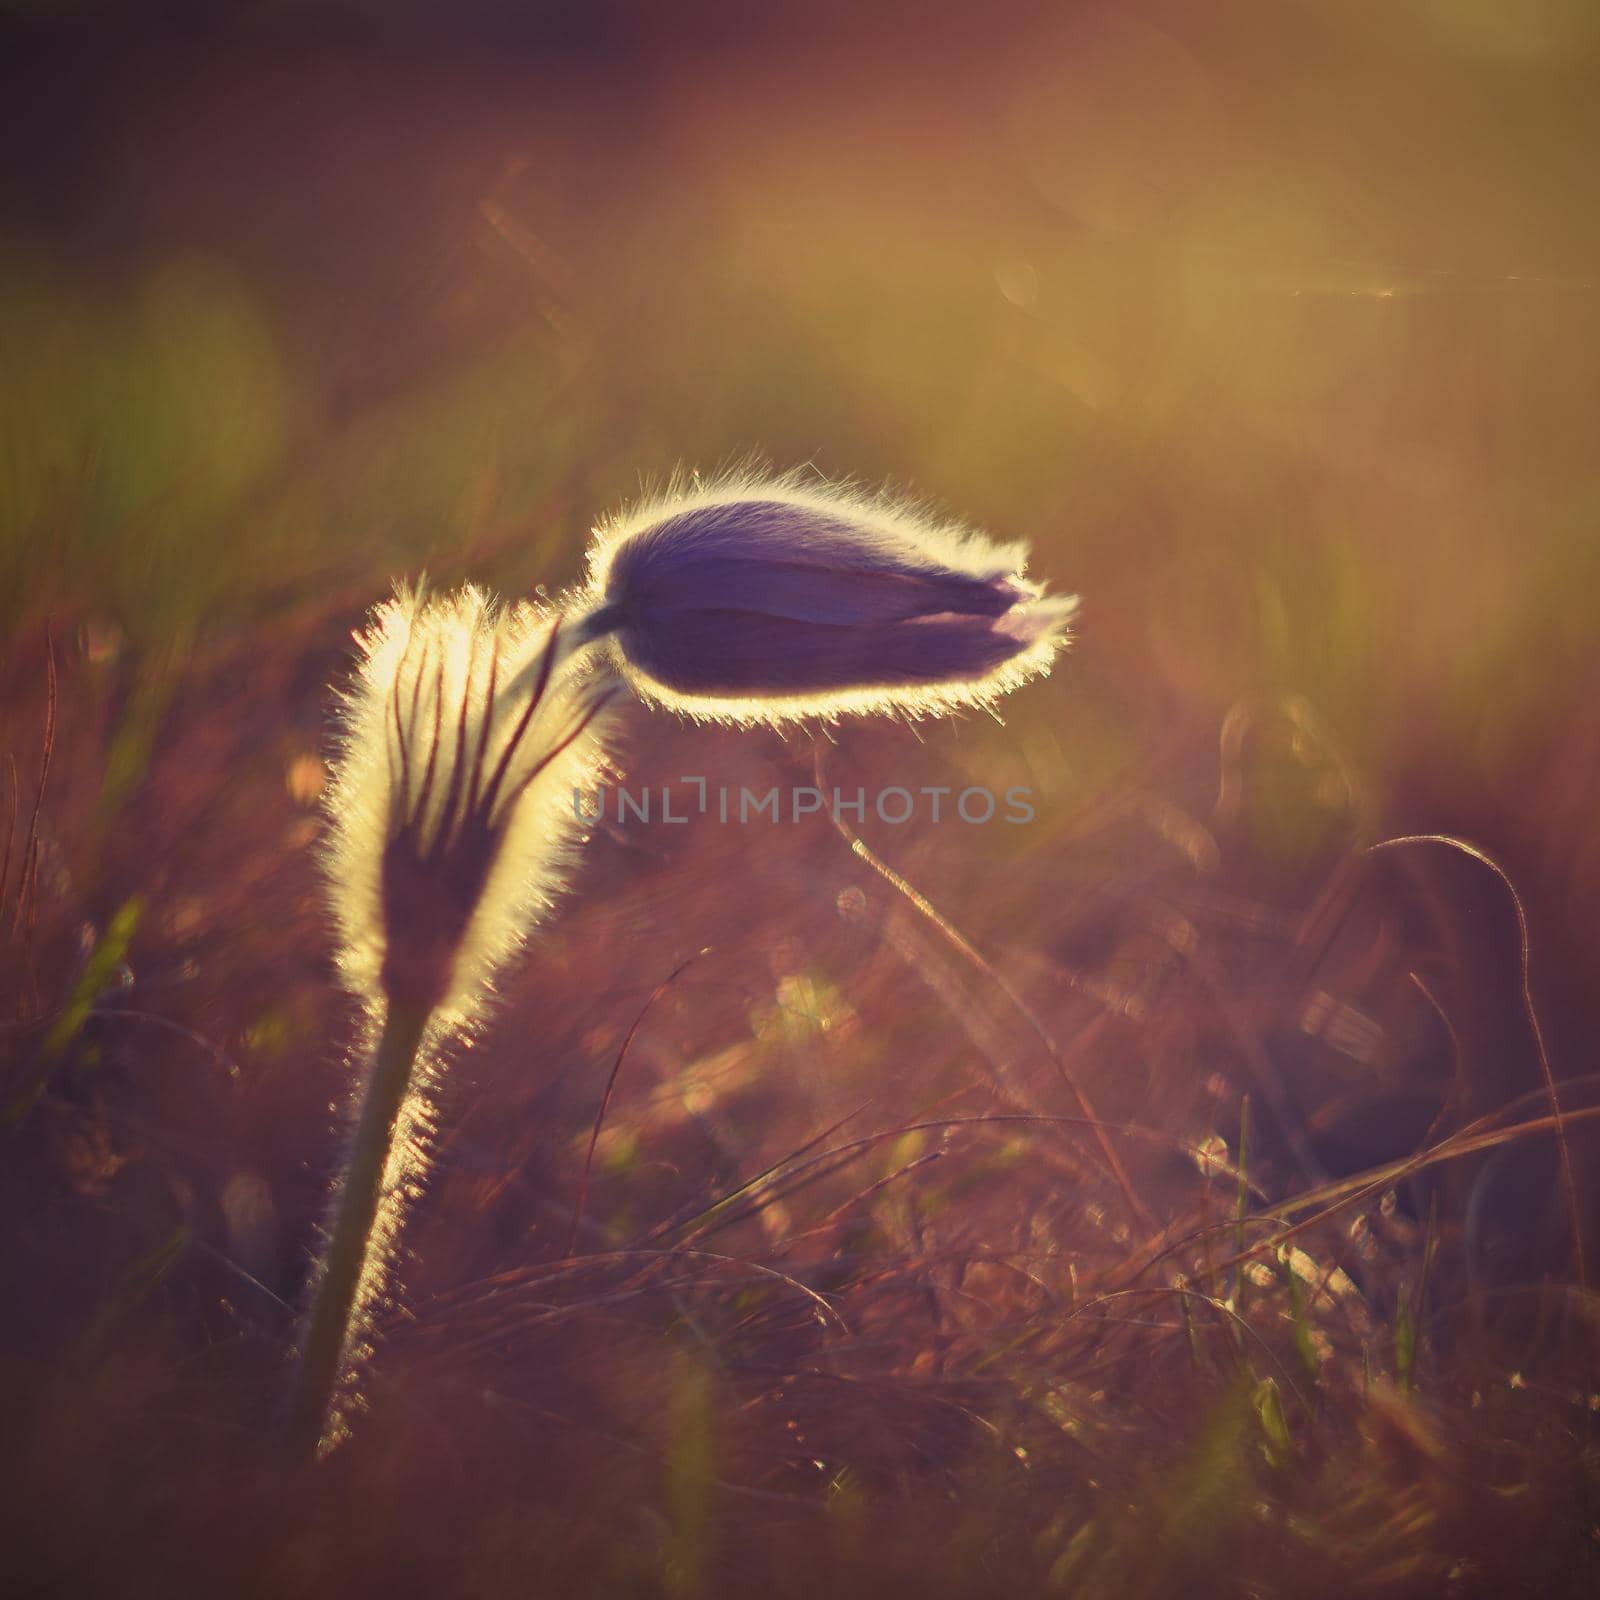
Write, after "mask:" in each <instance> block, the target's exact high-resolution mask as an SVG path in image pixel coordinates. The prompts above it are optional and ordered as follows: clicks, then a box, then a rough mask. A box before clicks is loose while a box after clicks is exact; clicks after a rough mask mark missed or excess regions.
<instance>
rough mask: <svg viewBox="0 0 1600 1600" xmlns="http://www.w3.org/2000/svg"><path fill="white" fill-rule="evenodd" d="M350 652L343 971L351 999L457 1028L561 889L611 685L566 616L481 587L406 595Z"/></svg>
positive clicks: (336, 864) (334, 800)
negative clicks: (576, 646) (374, 1001)
mask: <svg viewBox="0 0 1600 1600" xmlns="http://www.w3.org/2000/svg"><path fill="white" fill-rule="evenodd" d="M357 643H358V645H359V649H360V657H361V659H360V669H359V673H358V677H357V681H356V683H355V685H354V687H353V688H352V689H351V690H350V691H349V693H348V694H347V696H346V698H345V705H344V728H343V739H342V747H341V750H340V752H339V761H338V770H337V774H336V780H335V783H334V785H333V786H332V789H331V791H330V795H329V804H328V815H329V819H330V847H329V850H328V852H327V867H328V878H329V883H330V887H331V891H332V899H333V909H334V914H335V918H336V920H337V923H338V927H339V932H340V936H341V945H342V950H341V963H342V966H343V968H344V971H345V974H346V977H347V980H348V981H349V983H350V985H351V987H352V988H353V989H354V990H355V991H356V992H358V993H361V994H365V995H367V996H369V998H378V997H380V996H381V997H382V998H384V999H385V1000H387V1001H388V1002H389V1003H391V1004H394V1003H404V1004H406V1005H408V1006H413V1007H416V1008H418V1009H419V1010H424V1011H426V1010H432V1009H434V1008H435V1007H440V1008H443V1009H444V1010H445V1011H446V1012H453V1013H455V1014H456V1015H457V1016H458V1017H459V1018H462V1019H464V1018H466V1017H469V1016H471V1015H472V1014H473V1012H474V1011H475V1010H476V1008H477V1006H478V1005H479V1004H480V1003H481V999H482V996H483V994H484V992H485V989H486V986H487V985H488V983H489V981H490V979H491V978H492V977H493V975H494V972H495V969H496V968H497V967H498V966H499V965H500V964H501V963H502V962H503V961H504V960H505V959H506V958H507V957H508V956H509V955H510V954H511V953H512V952H513V951H514V950H515V949H516V947H517V946H518V944H519V943H520V942H521V940H522V938H523V936H524V934H525V933H526V932H527V930H528V928H529V927H530V926H531V925H532V924H533V923H534V922H535V921H537V920H538V919H539V918H540V917H541V916H542V915H543V914H544V912H545V911H546V910H547V909H548V907H549V905H550V903H551V901H552V899H553V898H554V896H555V895H556V894H557V893H558V892H559V890H560V889H561V888H562V887H563V886H564V884H565V881H566V878H567V875H568V868H569V866H570V862H571V853H572V846H573V844H574V842H575V838H576V834H577V832H578V829H579V827H580V823H579V820H578V818H577V817H576V816H575V814H574V808H573V806H572V804H571V802H570V796H571V794H572V793H573V791H574V789H575V788H578V787H580V786H582V785H585V784H587V783H589V782H591V781H592V780H593V778H594V776H595V773H596V771H597V769H598V767H599V766H600V765H601V763H602V762H603V760H604V745H603V737H604V734H605V731H606V723H607V709H608V707H609V705H610V703H611V701H612V699H613V698H614V697H615V696H616V694H617V689H618V686H617V684H616V682H615V680H614V679H612V678H609V677H607V676H606V675H604V674H596V673H594V672H592V671H587V670H585V669H584V667H583V666H582V665H581V664H580V663H578V662H577V661H575V659H574V656H573V653H572V652H571V651H570V650H569V648H568V644H569V637H568V635H567V633H566V631H565V630H563V627H562V623H561V618H560V617H559V616H556V615H552V614H550V613H547V612H544V611H541V610H539V609H538V608H536V607H534V606H531V605H518V606H513V607H509V608H505V609H501V608H499V607H497V606H496V605H495V604H494V603H493V602H492V601H490V600H489V599H488V597H487V596H486V595H484V594H483V592H482V591H480V590H478V589H474V588H465V589H462V590H459V591H458V592H457V593H455V594H452V595H448V596H445V597H443V598H439V599H425V598H423V597H422V596H421V595H420V594H417V593H414V592H410V591H405V590H402V591H400V592H398V593H397V594H396V595H395V597H394V598H393V599H392V600H389V601H387V602H386V603H385V604H383V605H381V606H379V607H378V608H377V609H376V610H375V611H374V612H373V615H372V618H371V620H370V622H369V624H368V626H367V628H366V629H365V630H364V631H363V632H362V633H360V634H359V635H357Z"/></svg>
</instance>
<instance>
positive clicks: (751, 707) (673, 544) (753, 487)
mask: <svg viewBox="0 0 1600 1600" xmlns="http://www.w3.org/2000/svg"><path fill="white" fill-rule="evenodd" d="M1025 555H1026V551H1025V549H1024V548H1023V547H1022V546H1020V545H996V544H992V543H990V542H989V541H988V540H986V539H984V538H982V537H981V536H979V535H977V534H973V533H969V532H966V531H965V530H963V529H960V528H955V527H949V526H941V525H938V524H935V523H932V522H930V521H928V520H926V519H925V518H923V517H921V516H919V515H917V514H916V513H914V512H913V511H911V510H909V509H907V508H905V507H903V506H899V505H895V504H892V503H890V502H888V501H882V500H877V501H874V500H863V499H859V498H856V497H853V496H850V495H847V494H845V493H843V492H841V491H838V490H831V489H824V488H811V487H805V488H802V487H798V486H796V485H794V484H793V483H791V482H788V481H783V480H780V481H778V482H776V483H771V484H755V483H747V482H735V483H731V484H724V485H721V486H715V487H712V488H709V489H699V488H697V489H694V490H692V491H691V492H687V493H673V494H669V495H668V496H667V497H666V498H665V499H663V500H661V501H658V502H655V503H653V504H650V505H648V506H645V507H643V508H641V509H639V510H636V511H634V512H632V513H630V514H628V515H626V516H623V517H621V518H619V519H617V520H615V521H614V522H612V523H610V524H609V525H603V526H602V527H601V528H599V529H598V530H597V531H596V539H595V544H594V547H593V549H592V551H591V555H590V581H589V592H588V596H587V602H588V604H589V605H590V606H591V607H592V609H591V611H590V613H589V615H588V616H587V617H586V618H585V619H584V620H583V621H582V622H581V623H580V624H579V629H580V632H581V635H582V637H584V638H586V639H593V638H600V637H603V636H609V637H610V638H611V640H612V651H613V654H614V658H615V659H616V661H617V664H618V666H619V668H620V670H621V671H622V672H623V674H624V675H625V676H626V677H627V678H628V680H629V681H630V682H631V684H632V685H633V687H634V688H635V689H636V690H637V691H638V692H639V693H640V694H641V695H642V696H643V697H644V698H645V699H647V700H651V701H656V702H659V703H661V704H664V705H666V706H669V707H671V708H673V709H675V710H679V711H684V712H687V713H689V714H691V715H694V716H704V717H716V718H726V719H729V720H733V721H739V722H759V721H767V722H776V721H783V720H786V719H789V718H794V717H802V716H811V715H822V716H828V715H832V714H835V713H839V712H849V711H887V710H898V711H904V712H909V713H911V714H913V715H915V714H920V713H924V712H937V711H943V710H948V709H950V708H952V707H953V706H957V705H968V704H974V703H983V702H986V701H988V700H990V699H992V698H994V697H995V696H996V695H998V694H1000V693H1002V692H1004V691H1005V690H1007V689H1010V688H1012V687H1014V686H1015V685H1016V684H1018V683H1020V682H1022V681H1023V680H1024V679H1026V678H1029V677H1032V676H1033V675H1034V674H1036V673H1040V672H1044V671H1047V670H1048V668H1049V665H1050V662H1051V660H1052V658H1053V657H1054V655H1055V653H1056V651H1057V650H1058V649H1059V648H1060V647H1061V645H1062V644H1063V643H1064V642H1065V639H1066V630H1067V623H1068V621H1069V620H1070V618H1071V616H1072V614H1073V612H1074V610H1075V609H1076V607H1077V600H1076V599H1075V598H1074V597H1070V596H1067V597H1060V598H1047V597H1046V596H1045V595H1044V593H1043V590H1042V589H1041V588H1040V587H1039V586H1038V585H1037V584H1034V583H1030V582H1029V581H1028V580H1027V579H1026V578H1025V577H1023V575H1022V572H1023V565H1024V558H1025Z"/></svg>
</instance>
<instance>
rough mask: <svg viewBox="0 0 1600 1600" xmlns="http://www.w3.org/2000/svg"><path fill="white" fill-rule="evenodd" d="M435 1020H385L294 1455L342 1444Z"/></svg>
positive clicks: (291, 1412)
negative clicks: (394, 1180)
mask: <svg viewBox="0 0 1600 1600" xmlns="http://www.w3.org/2000/svg"><path fill="white" fill-rule="evenodd" d="M429 1014H430V1013H429V1012H428V1010H427V1009H426V1008H421V1007H405V1006H399V1005H395V1004H392V1003H391V1004H390V1006H389V1008H388V1010H387V1012H386V1013H385V1015H384V1021H383V1030H382V1032H381V1033H380V1035H379V1037H378V1046H377V1050H376V1052H375V1053H374V1056H373V1061H372V1069H371V1071H370V1072H369V1073H368V1075H367V1081H366V1086H365V1088H364V1089H363V1091H362V1098H361V1114H360V1119H359V1121H358V1122H357V1125H356V1131H355V1137H354V1139H353V1140H352V1141H351V1145H350V1153H349V1157H348V1159H347V1160H346V1163H345V1169H344V1174H343V1176H342V1177H341V1178H340V1180H339V1190H338V1200H337V1203H336V1206H335V1210H334V1218H333V1230H332V1233H331V1235H330V1237H329V1239H328V1247H327V1250H326V1251H325V1252H324V1254H323V1257H322V1261H321V1263H320V1265H319V1268H318V1272H317V1277H316V1283H315V1290H314V1299H313V1300H312V1303H311V1309H310V1312H309V1314H308V1316H307V1317H306V1320H305V1323H304V1333H303V1337H302V1340H301V1346H300V1360H299V1365H298V1368H297V1370H296V1372H295V1375H294V1379H293V1384H292V1387H291V1389H290V1393H289V1403H288V1408H287V1412H286V1415H285V1424H284V1435H285V1443H286V1445H287V1447H288V1449H289V1451H290V1452H291V1453H292V1454H294V1455H298V1456H306V1455H311V1454H312V1453H314V1452H321V1451H323V1450H326V1449H329V1448H331V1447H332V1446H333V1445H334V1444H335V1443H337V1442H338V1439H339V1437H340V1433H341V1429H340V1416H339V1412H340V1406H341V1396H340V1393H339V1391H340V1389H341V1387H342V1386H343V1385H344V1383H345V1382H346V1380H347V1379H348V1378H349V1376H350V1369H351V1367H352V1365H353V1357H354V1351H353V1349H352V1346H353V1345H354V1344H355V1343H356V1341H357V1339H358V1336H359V1334H360V1332H361V1324H362V1317H363V1315H364V1313H365V1312H366V1311H367V1310H368V1309H369V1308H370V1306H371V1305H372V1302H373V1300H374V1299H375V1298H376V1296H377V1294H378V1292H379V1290H380V1289H381V1287H382V1281H383V1275H384V1272H385V1269H386V1260H385V1258H386V1255H387V1252H388V1248H389V1245H390V1242H391V1240H392V1236H393V1228H392V1226H384V1227H380V1226H378V1224H379V1221H380V1210H381V1209H382V1208H383V1206H384V1203H385V1201H386V1199H387V1200H390V1201H393V1200H396V1199H398V1194H390V1195H386V1194H385V1188H386V1183H385V1179H386V1176H387V1175H388V1173H389V1168H390V1161H391V1157H392V1155H393V1153H394V1144H395V1135H396V1132H397V1130H398V1129H399V1126H400V1121H401V1111H402V1109H403V1108H404V1106H405V1103H406V1099H407V1096H408V1095H409V1093H410V1092H411V1088H412V1083H413V1080H414V1078H415V1074H416V1069H417V1064H418V1061H419V1059H420V1052H421V1045H422V1039H423V1035H424V1033H425V1032H426V1031H427V1026H428V1017H429Z"/></svg>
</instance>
